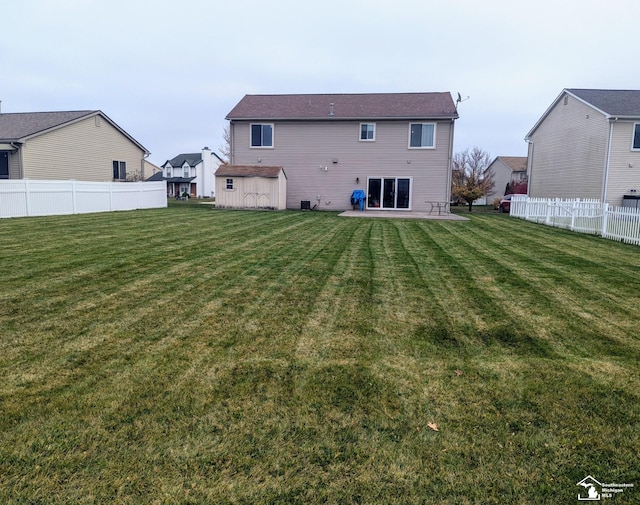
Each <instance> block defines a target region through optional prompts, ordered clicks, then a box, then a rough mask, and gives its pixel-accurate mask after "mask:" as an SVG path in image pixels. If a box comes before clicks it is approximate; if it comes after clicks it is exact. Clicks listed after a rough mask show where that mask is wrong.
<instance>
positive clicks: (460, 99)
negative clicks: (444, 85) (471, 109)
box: [456, 91, 462, 103]
mask: <svg viewBox="0 0 640 505" xmlns="http://www.w3.org/2000/svg"><path fill="white" fill-rule="evenodd" d="M456 102H457V103H460V102H462V97H461V96H460V92H459V91H458V100H456Z"/></svg>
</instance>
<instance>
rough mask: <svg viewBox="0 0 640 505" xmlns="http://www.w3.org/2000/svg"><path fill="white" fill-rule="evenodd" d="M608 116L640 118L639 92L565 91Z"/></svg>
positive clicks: (620, 90)
mask: <svg viewBox="0 0 640 505" xmlns="http://www.w3.org/2000/svg"><path fill="white" fill-rule="evenodd" d="M566 91H567V92H569V93H571V94H572V95H575V96H577V97H578V98H580V99H581V100H584V101H585V102H587V103H589V104H591V105H593V106H594V107H595V108H596V109H599V110H601V111H602V112H604V113H605V114H608V115H609V116H622V117H636V118H640V90H623V89H567V90H566Z"/></svg>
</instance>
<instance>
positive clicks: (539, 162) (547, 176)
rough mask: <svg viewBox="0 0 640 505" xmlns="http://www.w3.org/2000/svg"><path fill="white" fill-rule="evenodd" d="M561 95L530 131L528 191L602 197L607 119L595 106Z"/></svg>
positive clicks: (535, 195) (553, 194) (566, 195)
mask: <svg viewBox="0 0 640 505" xmlns="http://www.w3.org/2000/svg"><path fill="white" fill-rule="evenodd" d="M564 96H565V97H566V98H567V104H566V105H565V103H564V99H563V97H561V98H560V99H559V100H558V102H557V104H556V105H555V106H554V107H553V108H552V110H550V111H549V113H548V115H547V116H546V118H545V119H544V120H543V121H542V123H541V124H540V125H539V126H538V128H537V129H536V130H535V132H534V133H533V134H532V135H531V140H532V141H533V149H532V150H531V149H530V151H529V154H530V163H531V165H530V171H529V176H530V178H529V195H530V196H533V197H549V198H602V191H603V187H604V169H605V163H606V156H607V152H606V151H607V142H608V135H609V123H608V121H607V119H606V118H605V117H604V116H603V115H602V114H601V113H599V112H597V111H596V110H595V109H593V108H591V107H589V106H588V105H586V104H584V103H583V102H581V101H579V100H576V99H575V98H573V97H571V96H567V95H564Z"/></svg>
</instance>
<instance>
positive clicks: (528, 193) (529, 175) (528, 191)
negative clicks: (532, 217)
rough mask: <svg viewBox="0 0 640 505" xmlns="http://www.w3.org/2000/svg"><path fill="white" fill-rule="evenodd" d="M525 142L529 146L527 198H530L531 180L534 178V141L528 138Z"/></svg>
mask: <svg viewBox="0 0 640 505" xmlns="http://www.w3.org/2000/svg"><path fill="white" fill-rule="evenodd" d="M524 141H525V142H526V143H527V144H528V147H527V196H530V191H531V179H532V178H533V177H532V176H533V171H532V170H531V169H532V167H533V140H531V139H529V138H526V137H525V139H524Z"/></svg>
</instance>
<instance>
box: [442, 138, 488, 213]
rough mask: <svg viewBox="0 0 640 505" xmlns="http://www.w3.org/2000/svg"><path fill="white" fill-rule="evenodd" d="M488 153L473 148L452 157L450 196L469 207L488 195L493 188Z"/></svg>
mask: <svg viewBox="0 0 640 505" xmlns="http://www.w3.org/2000/svg"><path fill="white" fill-rule="evenodd" d="M490 163H491V156H490V155H489V153H487V152H486V151H484V150H483V149H480V148H479V147H474V148H473V149H469V148H467V149H465V150H464V151H461V152H458V153H456V154H454V155H453V172H452V175H451V194H452V195H453V196H454V198H457V199H459V200H463V201H465V202H467V204H468V205H469V212H471V208H472V205H473V202H474V201H475V200H477V199H478V198H481V197H483V196H485V195H486V194H487V193H489V192H490V191H491V190H492V189H493V186H494V184H495V183H494V181H493V171H492V170H490V169H489V168H488V167H489V164H490Z"/></svg>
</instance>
